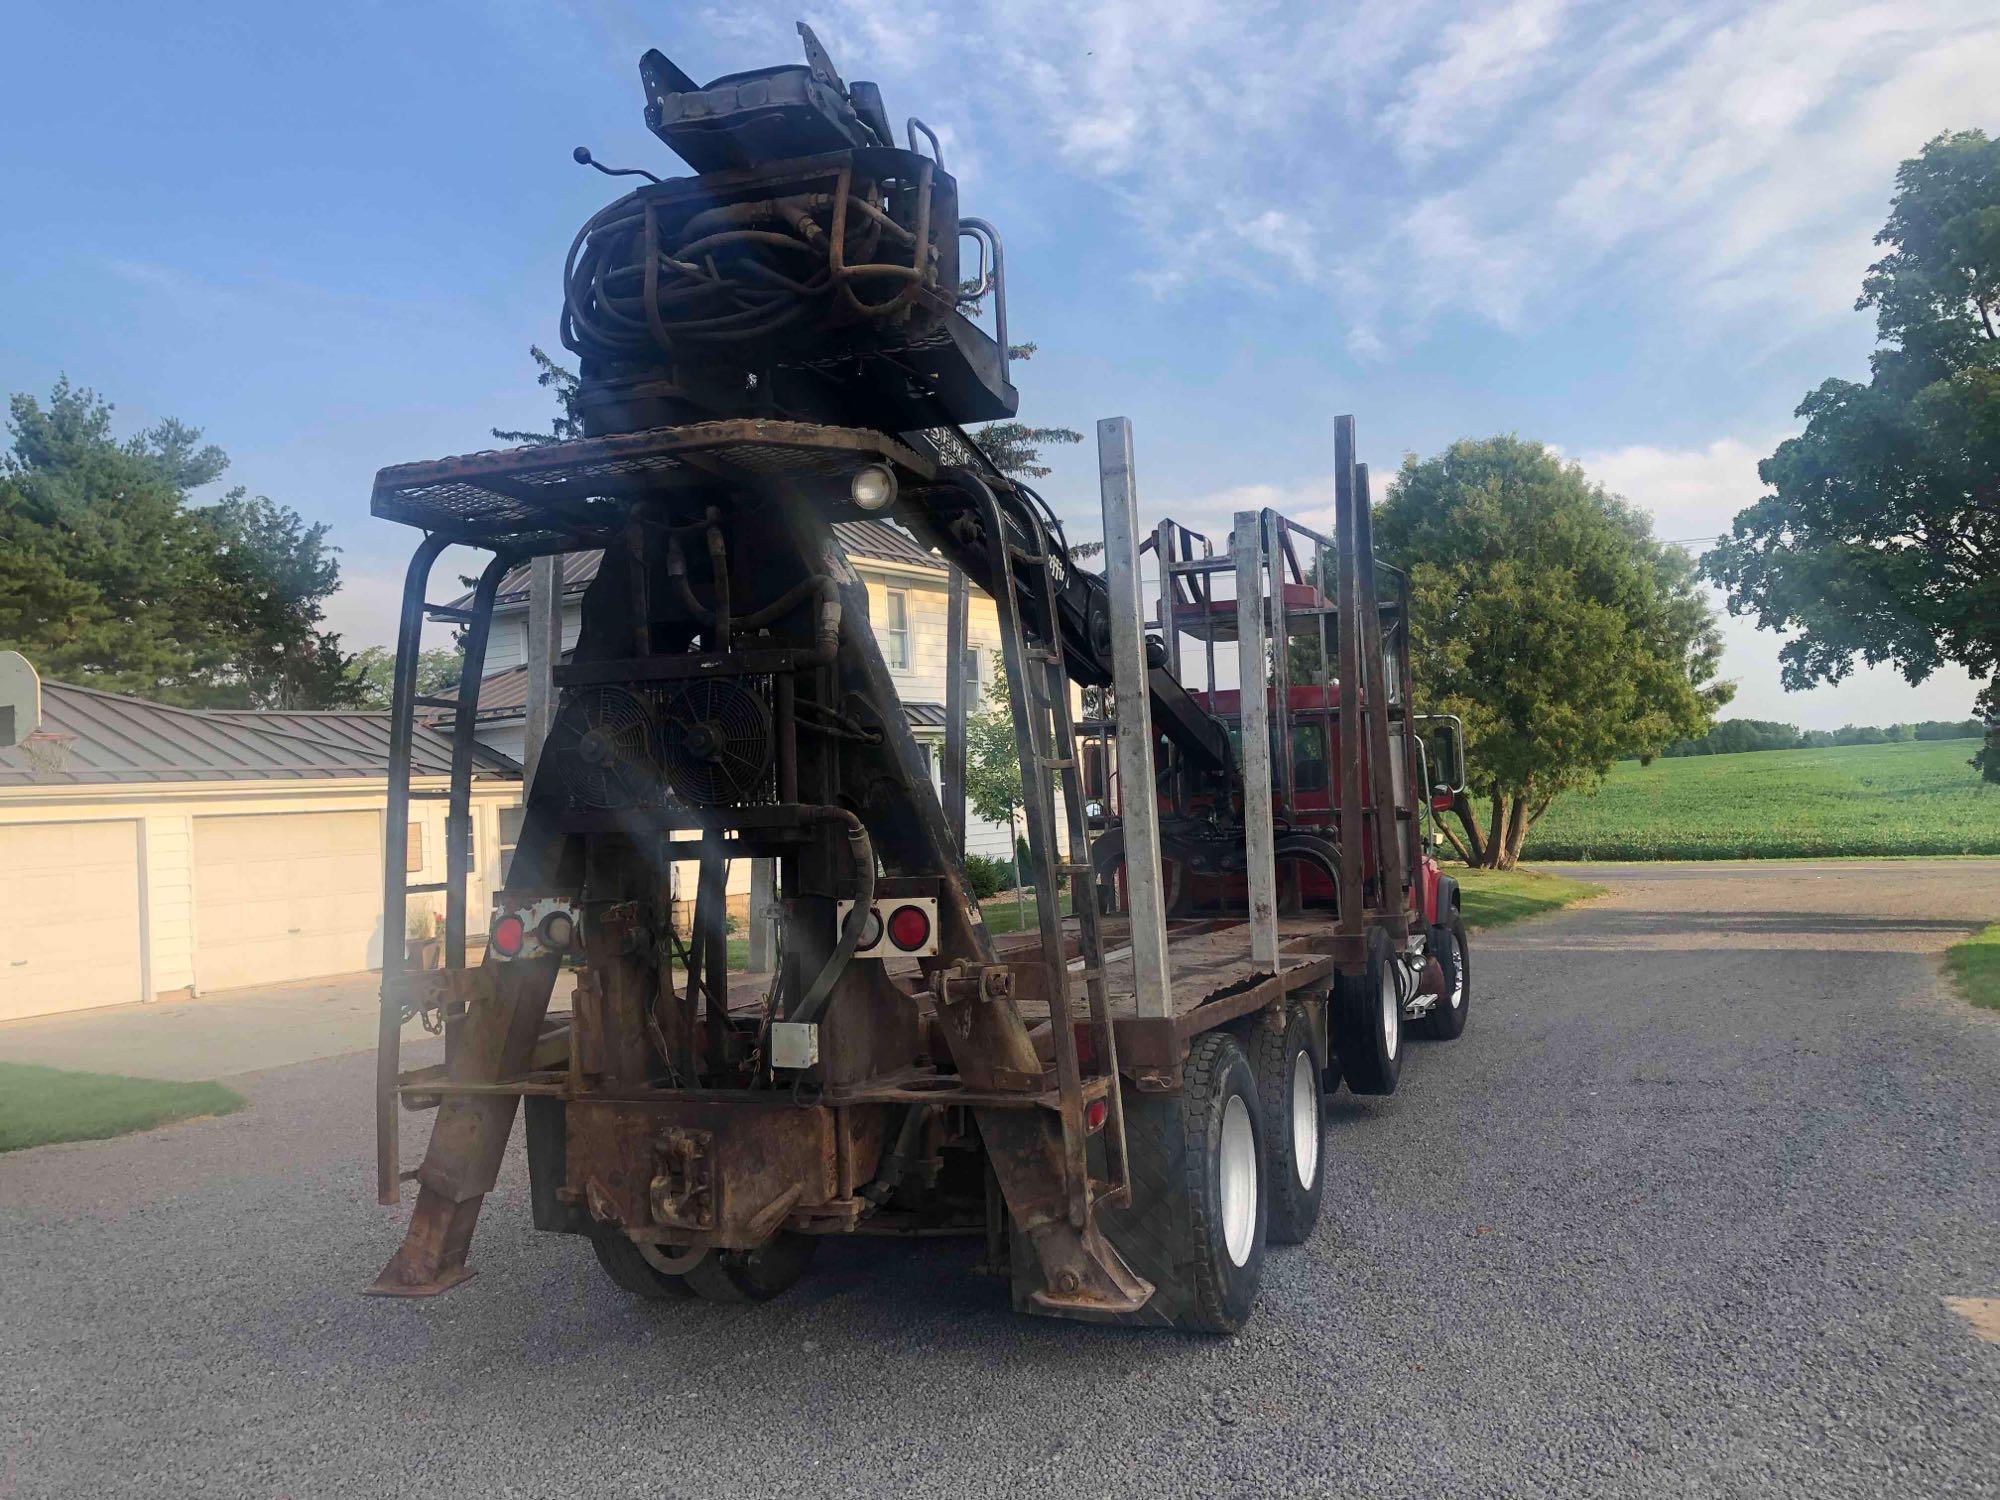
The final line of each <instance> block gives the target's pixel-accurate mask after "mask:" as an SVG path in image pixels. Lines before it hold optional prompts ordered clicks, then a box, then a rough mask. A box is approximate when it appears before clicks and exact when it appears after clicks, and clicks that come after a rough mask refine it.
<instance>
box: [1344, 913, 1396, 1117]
mask: <svg viewBox="0 0 2000 1500" xmlns="http://www.w3.org/2000/svg"><path fill="white" fill-rule="evenodd" d="M1331 1021H1332V1025H1331V1027H1330V1028H1329V1029H1330V1030H1331V1032H1332V1034H1333V1050H1334V1052H1335V1054H1336V1055H1338V1057H1339V1058H1340V1075H1341V1077H1343V1078H1345V1079H1346V1080H1347V1086H1348V1087H1349V1088H1350V1089H1352V1090H1354V1092H1355V1093H1357V1094H1393V1093H1395V1092H1396V1080H1397V1079H1398V1078H1399V1077H1400V1076H1401V1075H1402V1071H1403V996H1402V992H1401V991H1400V990H1399V989H1398V988H1397V987H1396V957H1395V950H1394V948H1393V947H1392V945H1391V944H1390V942H1389V934H1388V933H1386V932H1384V931H1383V930H1382V929H1381V928H1379V927H1371V928H1369V929H1368V963H1367V966H1366V967H1365V968H1364V969H1363V971H1362V972H1361V973H1359V974H1355V975H1347V974H1336V975H1335V976H1334V980H1333V1014H1332V1017H1331Z"/></svg>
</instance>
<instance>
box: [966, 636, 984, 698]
mask: <svg viewBox="0 0 2000 1500" xmlns="http://www.w3.org/2000/svg"><path fill="white" fill-rule="evenodd" d="M979 657H980V651H979V648H978V647H977V646H967V647H966V648H965V691H966V696H968V697H970V698H973V699H975V700H976V699H977V698H978V697H979V689H980V688H981V687H982V686H983V685H984V683H985V680H986V679H985V678H983V677H981V676H980V674H979V665H980V663H979Z"/></svg>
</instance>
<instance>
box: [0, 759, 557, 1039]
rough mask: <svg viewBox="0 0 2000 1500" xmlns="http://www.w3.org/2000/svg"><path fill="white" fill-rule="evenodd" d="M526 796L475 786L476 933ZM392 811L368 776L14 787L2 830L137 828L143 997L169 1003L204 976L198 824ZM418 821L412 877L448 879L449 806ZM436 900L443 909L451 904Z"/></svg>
mask: <svg viewBox="0 0 2000 1500" xmlns="http://www.w3.org/2000/svg"><path fill="white" fill-rule="evenodd" d="M443 784H444V778H442V777H438V778H429V779H424V780H420V781H419V782H418V785H423V786H442V785H443ZM520 795H521V792H520V784H519V783H518V782H503V781H482V782H475V783H474V784H473V809H472V813H473V843H474V853H475V856H476V861H475V865H474V871H473V875H472V878H471V880H470V881H469V883H468V908H469V913H470V918H471V926H472V928H473V930H474V931H479V930H481V929H483V928H484V926H485V922H486V915H487V911H488V907H489V904H490V900H491V892H492V891H493V890H495V889H497V888H498V885H499V826H498V809H499V808H500V807H502V806H507V805H511V804H513V803H515V802H518V801H519V800H520ZM386 804H387V791H386V788H385V787H384V785H383V783H382V782H380V781H369V780H363V779H360V778H354V779H352V780H345V779H343V780H334V781H241V782H179V783H130V784H121V785H115V786H97V787H91V786H72V785H62V786H47V787H26V788H9V789H8V790H7V792H6V794H5V795H0V828H4V829H7V830H10V831H14V830H27V829H32V828H37V827H51V826H55V825H61V824H65V823H76V822H118V821H123V822H133V823H136V827H137V836H138V840H139V866H140V871H141V878H142V880H143V883H144V891H143V899H142V903H141V911H142V914H143V920H142V921H141V922H140V924H139V925H140V928H141V967H142V970H143V973H144V983H143V994H144V995H145V996H147V997H160V996H169V995H177V994H186V993H189V992H190V991H192V990H193V989H194V988H195V987H196V985H197V982H198V978H199V969H200V937H201V935H200V933H199V931H198V930H197V923H196V921H195V903H196V898H197V895H198V892H197V890H196V887H195V876H194V848H193V844H194V840H193V819H195V818H197V817H204V816H212V815H220V814H248V815H254V814H276V813H313V812H343V811H347V812H351V811H366V812H370V813H372V814H373V815H374V817H375V818H376V820H377V822H378V824H379V822H380V820H381V818H382V815H383V811H384V809H385V807H386ZM410 816H411V821H413V822H416V823H419V824H421V825H422V827H423V830H424V832H423V852H424V868H423V869H422V870H414V871H411V872H410V875H409V880H410V882H411V883H412V884H419V883H423V882H428V881H433V880H442V879H444V865H445V846H444V816H445V807H444V804H443V803H442V802H439V801H423V802H418V803H416V804H414V805H413V806H412V808H411V814H410ZM418 899H422V898H418ZM432 899H433V900H435V901H436V902H438V903H439V908H438V909H439V910H442V900H443V898H442V897H441V896H439V897H435V898H432ZM135 998H139V997H138V996H134V995H126V994H117V995H108V996H104V997H102V998H99V999H95V1000H93V1001H92V1002H91V1003H93V1004H101V1005H122V1004H126V1003H128V1002H130V1001H131V1000H133V999H135Z"/></svg>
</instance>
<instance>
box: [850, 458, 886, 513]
mask: <svg viewBox="0 0 2000 1500" xmlns="http://www.w3.org/2000/svg"><path fill="white" fill-rule="evenodd" d="M848 494H849V495H850V496H851V497H852V498H853V500H854V504H855V508H856V509H858V510H866V511H877V510H882V509H884V508H885V507H887V506H889V505H892V504H894V503H895V499H896V475H895V473H894V472H893V471H892V470H890V469H889V468H887V467H886V466H885V465H882V464H870V465H869V466H868V467H867V468H865V469H863V470H862V471H861V472H860V473H858V474H856V475H855V476H854V482H853V483H852V484H850V485H849V486H848Z"/></svg>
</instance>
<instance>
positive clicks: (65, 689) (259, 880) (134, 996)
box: [0, 682, 521, 1020]
mask: <svg viewBox="0 0 2000 1500" xmlns="http://www.w3.org/2000/svg"><path fill="white" fill-rule="evenodd" d="M388 744H389V719H388V715H387V714H380V713H359V712H333V713H247V712H232V711H212V710H210V711H203V710H195V709H185V708H170V707H168V706H166V705H164V704H159V703H149V702H147V701H145V700H143V699H139V698H130V697H126V696H123V695H121V694H118V693H106V692H99V691H97V690H96V689H93V688H84V687H75V686H71V685H68V684H65V683H59V682H49V683H44V684H43V689H42V726H41V729H40V730H39V731H38V732H37V733H36V734H35V735H33V736H31V737H30V739H29V740H28V741H27V742H26V743H25V744H23V745H21V746H19V747H16V748H14V749H0V911H4V912H6V914H7V920H6V921H5V923H0V1020H11V1019H14V1018H16V1017H21V1016H33V1015H47V1014H52V1013H54V1012H57V1011H68V1010H82V1009H86V1008H89V1007H92V1006H101V1005H122V1004H126V1003H129V1002H131V1001H135V1000H151V999H155V998H160V997H165V996H172V995H184V994H192V993H197V992H201V991H207V990H219V989H232V988H235V987H238V986H242V985H254V984H268V983H276V982H280V981H284V980H292V979H306V978H313V977H317V976H321V975H327V974H342V973H351V972H356V971H360V970H364V969H371V968H375V967H377V966H378V965H379V964H380V963H381V961H382V946H383V943H384V941H385V938H388V939H392V940H394V941H397V942H400V941H403V939H404V937H405V934H404V933H395V934H384V932H383V931H382V848H383V818H384V816H385V814H386V810H387V806H388ZM449 769H450V746H449V744H448V743H447V742H446V741H445V740H444V738H443V737H442V736H440V735H437V734H435V733H433V732H431V731H429V730H423V729H420V730H419V731H418V734H417V738H416V744H415V747H414V759H413V765H412V771H413V775H412V783H411V784H412V785H413V786H417V787H442V786H445V785H446V784H447V783H448V780H449V778H448V775H447V772H448V771H449ZM520 796H521V783H520V768H519V766H517V765H515V764H514V763H513V762H512V761H510V760H508V759H507V758H506V757H504V756H502V755H500V754H498V753H496V752H493V751H491V750H485V749H482V751H481V753H480V758H479V762H478V765H477V768H476V776H475V780H474V782H473V793H472V797H473V811H472V838H473V865H472V874H471V877H470V879H469V881H468V886H467V896H468V902H469V906H468V910H469V911H470V912H471V913H472V914H473V923H472V925H473V926H474V927H475V929H479V928H483V927H484V917H485V913H486V910H487V906H488V897H489V893H490V892H491V891H492V890H493V889H494V888H495V887H496V886H497V884H498V882H499V877H500V847H501V846H500V833H501V827H500V812H501V810H502V808H505V807H511V806H514V805H516V804H518V803H519V801H520ZM409 822H410V854H409V859H408V878H409V881H410V883H411V884H413V885H415V884H424V883H429V882H434V881H442V880H443V879H444V877H445V839H444V804H443V802H442V801H438V800H425V801H420V802H416V803H413V804H412V807H411V811H410V819H409ZM441 900H442V897H436V896H433V897H416V898H412V904H413V905H416V906H419V907H420V908H425V909H433V910H434V909H441V908H439V906H438V903H439V902H441Z"/></svg>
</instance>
